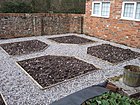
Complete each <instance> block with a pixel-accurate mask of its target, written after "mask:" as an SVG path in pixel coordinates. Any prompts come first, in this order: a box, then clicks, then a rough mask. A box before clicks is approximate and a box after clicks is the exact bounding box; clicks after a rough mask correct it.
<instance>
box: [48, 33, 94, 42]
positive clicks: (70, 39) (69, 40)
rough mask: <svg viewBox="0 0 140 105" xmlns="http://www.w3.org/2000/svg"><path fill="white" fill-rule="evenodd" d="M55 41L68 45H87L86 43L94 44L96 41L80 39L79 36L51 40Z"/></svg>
mask: <svg viewBox="0 0 140 105" xmlns="http://www.w3.org/2000/svg"><path fill="white" fill-rule="evenodd" d="M49 39H51V40H53V41H56V42H58V43H67V44H86V43H93V42H95V41H93V40H89V39H87V38H83V37H79V36H74V35H71V36H62V37H54V38H49Z"/></svg>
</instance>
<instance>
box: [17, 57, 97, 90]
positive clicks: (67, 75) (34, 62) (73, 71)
mask: <svg viewBox="0 0 140 105" xmlns="http://www.w3.org/2000/svg"><path fill="white" fill-rule="evenodd" d="M18 64H19V65H20V66H21V67H22V68H24V70H25V71H26V72H27V73H28V74H29V75H30V76H31V77H32V78H33V79H34V80H36V81H37V82H38V84H40V85H41V86H42V87H43V88H46V87H48V86H49V87H50V86H51V85H55V84H57V83H59V82H62V81H65V80H68V79H71V78H74V77H76V76H80V75H82V74H85V73H87V72H90V71H93V70H97V68H96V67H95V66H93V65H92V64H89V63H86V62H84V61H81V60H78V59H76V58H73V57H65V56H50V55H48V56H42V57H38V58H33V59H28V60H24V61H19V62H18Z"/></svg>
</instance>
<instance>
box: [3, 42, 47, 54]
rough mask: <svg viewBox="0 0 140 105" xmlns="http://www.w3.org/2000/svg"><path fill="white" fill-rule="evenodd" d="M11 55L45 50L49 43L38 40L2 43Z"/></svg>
mask: <svg viewBox="0 0 140 105" xmlns="http://www.w3.org/2000/svg"><path fill="white" fill-rule="evenodd" d="M0 46H1V47H2V48H3V49H4V50H5V51H6V52H7V53H8V54H9V55H13V56H14V55H22V54H30V53H34V52H38V51H42V50H44V49H45V48H46V47H47V46H48V45H47V44H45V43H44V42H41V41H38V40H30V41H22V42H14V43H7V44H1V45H0Z"/></svg>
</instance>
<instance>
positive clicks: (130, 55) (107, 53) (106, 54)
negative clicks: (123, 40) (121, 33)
mask: <svg viewBox="0 0 140 105" xmlns="http://www.w3.org/2000/svg"><path fill="white" fill-rule="evenodd" d="M87 53H88V54H90V55H92V56H95V57H98V58H101V59H102V60H106V61H108V62H111V63H119V62H122V61H125V60H131V59H135V58H137V57H140V53H138V52H134V51H132V50H130V49H122V48H119V47H115V46H112V45H110V44H102V45H98V46H92V47H89V48H88V49H87Z"/></svg>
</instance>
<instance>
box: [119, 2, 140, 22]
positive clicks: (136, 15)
mask: <svg viewBox="0 0 140 105" xmlns="http://www.w3.org/2000/svg"><path fill="white" fill-rule="evenodd" d="M121 18H122V19H128V20H138V21H140V2H123V7H122V16H121Z"/></svg>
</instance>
